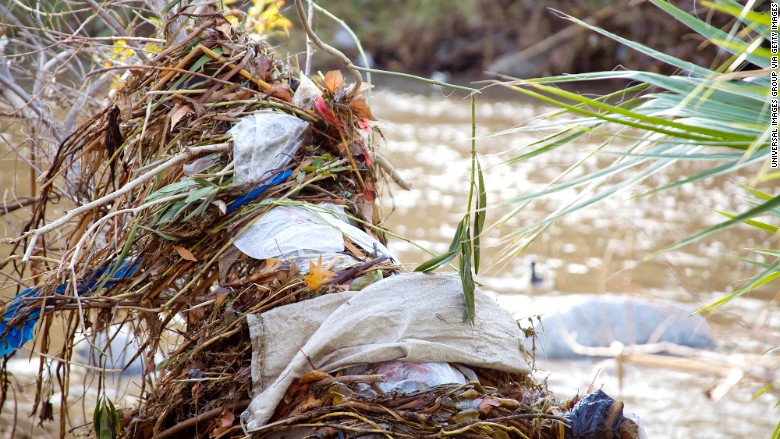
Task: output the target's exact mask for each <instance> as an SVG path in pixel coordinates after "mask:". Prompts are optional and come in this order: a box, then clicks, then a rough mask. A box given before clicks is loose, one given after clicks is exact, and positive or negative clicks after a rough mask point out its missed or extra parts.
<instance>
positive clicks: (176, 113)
mask: <svg viewBox="0 0 780 439" xmlns="http://www.w3.org/2000/svg"><path fill="white" fill-rule="evenodd" d="M190 113H192V108H190V106H189V105H185V104H176V106H175V107H173V111H171V129H173V128H174V127H175V126H176V124H177V123H179V121H180V120H181V119H182V118H183V117H184V116H186V115H188V114H190Z"/></svg>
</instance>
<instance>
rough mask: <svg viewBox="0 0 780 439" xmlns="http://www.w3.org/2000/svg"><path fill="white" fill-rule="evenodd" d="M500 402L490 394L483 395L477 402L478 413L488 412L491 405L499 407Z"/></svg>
mask: <svg viewBox="0 0 780 439" xmlns="http://www.w3.org/2000/svg"><path fill="white" fill-rule="evenodd" d="M500 405H501V403H500V402H499V401H498V400H496V398H493V397H492V396H490V395H485V397H484V398H482V401H480V403H479V407H478V410H479V411H480V413H486V414H487V413H488V412H489V411H490V409H492V408H493V407H499V406H500Z"/></svg>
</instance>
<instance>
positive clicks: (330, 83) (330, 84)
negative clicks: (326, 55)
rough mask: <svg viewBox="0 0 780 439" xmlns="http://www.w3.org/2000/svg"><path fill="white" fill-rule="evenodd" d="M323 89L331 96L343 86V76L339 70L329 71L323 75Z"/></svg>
mask: <svg viewBox="0 0 780 439" xmlns="http://www.w3.org/2000/svg"><path fill="white" fill-rule="evenodd" d="M324 82H325V88H326V89H327V90H328V91H329V92H330V94H331V95H335V94H336V92H337V91H338V90H339V88H341V86H343V85H344V76H343V75H342V74H341V71H340V70H331V71H329V72H328V73H326V74H325V81H324Z"/></svg>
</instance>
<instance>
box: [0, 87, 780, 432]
mask: <svg viewBox="0 0 780 439" xmlns="http://www.w3.org/2000/svg"><path fill="white" fill-rule="evenodd" d="M477 103H478V105H477V124H478V134H479V135H480V136H481V135H485V134H488V133H491V132H496V131H500V130H505V129H508V128H511V127H515V126H521V125H523V124H526V123H529V121H531V120H532V119H534V118H536V117H538V116H539V115H541V114H544V113H545V112H547V111H549V109H545V108H542V107H539V106H538V105H536V104H534V103H531V102H527V101H523V100H521V99H519V97H516V96H511V95H510V96H502V97H499V98H496V97H489V98H488V97H480V98H479V99H478V101H477ZM372 109H373V112H374V114H375V116H377V118H378V119H379V120H380V121H381V122H379V127H380V128H381V130H382V132H383V136H384V138H385V139H386V140H385V142H384V143H385V144H384V145H383V146H382V148H381V150H382V152H383V153H384V154H385V155H386V156H387V157H388V158H389V159H390V160H391V161H392V162H393V163H394V165H395V166H396V167H397V168H399V169H401V170H402V172H403V173H404V175H405V176H406V177H407V178H408V180H410V181H411V182H412V184H413V189H412V190H411V191H408V192H405V191H401V190H400V189H398V188H397V187H393V188H392V189H393V190H392V196H386V197H384V199H383V206H384V210H385V213H386V214H388V215H389V219H388V221H387V225H388V226H389V227H390V229H391V230H393V231H394V232H396V233H398V234H400V235H403V236H405V237H406V238H408V239H411V240H413V241H415V242H416V243H418V244H420V245H422V246H423V247H426V248H428V249H429V250H431V251H433V252H443V251H444V250H445V249H446V248H447V246H448V244H449V241H450V240H451V238H452V235H453V233H454V231H455V226H456V224H457V223H458V221H459V220H460V218H461V217H462V215H463V212H464V210H465V208H466V201H467V196H468V182H469V173H470V157H469V150H470V147H471V144H470V135H471V113H470V102H469V101H468V100H467V99H463V98H462V97H460V96H449V97H447V96H443V95H442V94H441V93H440V92H438V91H436V90H433V89H427V88H424V89H421V90H418V91H417V92H416V93H414V94H410V93H400V92H388V91H382V92H377V93H375V94H374V96H373V102H372ZM539 136H540V135H538V134H537V135H512V136H501V137H492V138H482V139H480V140H479V141H478V150H479V153H480V160H481V162H482V164H483V167H484V168H485V178H486V186H487V192H488V200H489V203H490V204H491V205H493V206H496V205H498V204H499V203H500V202H504V201H509V200H511V199H513V198H516V197H519V196H522V195H525V194H528V193H532V192H534V191H538V190H540V189H542V188H544V187H545V185H547V184H548V183H549V182H550V181H552V180H553V179H555V178H556V177H558V176H559V175H560V174H561V173H562V172H563V171H564V170H565V169H567V168H568V167H569V166H570V165H571V164H573V163H575V162H576V161H578V160H580V159H582V158H583V157H585V156H587V155H589V154H591V153H592V151H593V150H594V148H595V145H597V144H598V143H600V142H601V141H603V139H599V138H590V139H585V141H583V142H581V143H578V144H576V145H572V146H567V147H566V148H562V149H561V150H559V151H557V152H554V153H551V154H548V155H544V156H540V157H536V158H534V159H532V160H530V161H527V162H523V163H520V164H515V165H511V166H510V165H505V164H503V162H504V161H505V160H506V159H508V158H510V157H512V156H513V155H519V154H520V153H522V152H525V151H527V149H524V148H527V145H528V144H530V143H532V142H533V141H535V140H536V139H538V138H539ZM620 146H621V145H614V147H613V148H612V150H618V149H619V148H620ZM3 148H4V147H3ZM608 158H610V157H609V156H608V157H604V158H602V157H601V156H596V157H594V158H593V160H588V161H586V162H585V164H584V167H583V170H588V171H592V170H594V169H597V168H598V167H601V166H604V164H605V163H606V160H607V159H608ZM20 168H23V166H22V165H20V164H19V162H17V161H16V160H14V159H13V154H12V153H5V154H3V155H2V161H0V188H2V189H3V192H4V194H5V195H4V196H5V197H9V196H10V194H11V193H12V191H14V190H15V191H18V192H23V190H24V187H25V184H24V183H23V182H24V181H25V179H26V178H27V177H26V174H24V176H21V177H20V176H18V175H16V172H15V171H16V170H17V169H20ZM692 169H696V165H695V164H681V165H680V166H672V167H670V168H667V169H666V171H665V172H664V173H662V174H658V175H656V176H655V177H653V178H652V179H651V180H649V181H648V182H646V183H643V184H640V185H637V186H636V187H633V188H631V189H630V191H628V192H626V193H623V194H618V195H617V196H615V197H613V198H611V199H610V200H608V201H605V202H603V203H600V204H597V205H594V206H591V207H589V208H588V209H585V210H583V211H581V212H580V213H577V214H576V215H572V216H570V217H567V218H566V219H564V220H562V221H560V222H559V223H557V224H556V225H554V226H552V227H550V228H548V229H547V230H546V231H545V232H543V233H542V234H541V235H540V237H539V238H538V239H537V240H536V241H535V242H534V243H533V244H532V245H531V246H530V247H528V249H526V250H525V251H524V252H523V253H522V254H519V255H516V256H515V257H509V258H507V257H506V256H507V254H508V255H510V256H511V254H512V244H513V243H512V241H511V239H509V238H508V237H509V236H510V234H511V232H513V231H516V230H518V229H519V228H521V227H523V226H526V225H528V224H531V223H532V222H534V221H537V220H539V219H541V218H543V217H544V215H546V214H548V213H549V212H551V211H553V210H554V209H556V208H558V207H560V206H561V205H563V203H565V202H567V201H569V200H571V199H572V197H573V196H575V195H576V194H575V193H573V192H562V193H559V194H555V195H553V196H551V197H548V198H547V199H545V200H543V201H538V202H532V203H530V204H529V205H528V206H526V207H525V208H524V209H523V210H522V211H521V212H520V213H518V214H517V215H515V216H513V217H512V218H511V219H509V220H508V221H507V222H506V223H505V224H503V225H502V226H500V227H496V228H494V229H493V230H491V232H490V233H489V234H487V235H486V236H485V238H484V239H483V245H484V246H485V247H486V250H485V252H486V254H485V256H484V259H483V262H482V270H481V272H480V277H479V279H478V280H479V281H480V282H481V283H482V285H483V287H482V289H483V290H485V291H486V292H488V293H490V294H494V295H495V296H496V297H497V299H498V300H499V302H500V303H502V304H504V305H505V306H506V307H508V308H509V309H510V310H511V311H512V313H513V314H514V315H515V316H516V317H517V318H526V317H530V315H529V311H528V309H529V307H530V306H531V305H532V304H533V302H534V301H535V300H537V299H539V298H541V297H549V296H553V297H558V296H560V297H566V296H568V295H572V294H582V293H597V294H602V293H617V294H627V295H631V296H635V297H643V298H660V299H670V300H675V301H677V302H681V303H684V304H687V305H689V306H691V307H693V308H699V307H701V306H704V305H706V304H708V303H711V302H712V301H713V300H715V299H717V298H719V297H722V296H723V295H724V294H726V293H727V292H728V291H730V289H731V288H733V287H734V285H736V283H737V281H739V280H741V279H744V278H747V277H749V276H750V275H752V274H755V271H753V270H752V269H750V268H748V267H747V266H746V265H745V264H744V263H742V262H740V261H738V260H737V259H736V258H737V257H745V256H748V254H747V252H746V251H745V250H744V248H748V247H761V246H767V247H768V246H771V245H775V246H776V245H777V240H776V239H775V240H774V241H773V242H769V241H768V236H767V235H766V234H764V233H760V232H756V231H754V230H752V229H750V228H747V227H744V228H740V229H735V230H734V231H731V232H729V233H724V234H721V235H718V236H716V237H714V238H712V239H708V240H704V241H702V242H700V243H698V244H695V245H691V246H688V247H685V248H683V249H682V250H680V251H676V252H673V253H669V254H665V255H662V256H658V257H655V258H653V259H651V260H649V261H644V258H645V257H646V256H647V255H649V254H651V253H652V252H653V251H655V250H658V249H660V248H662V247H663V246H665V245H668V244H670V243H672V242H675V241H677V240H680V239H682V238H685V237H687V236H688V235H690V234H691V233H692V232H694V231H697V230H700V229H701V228H703V227H706V226H709V225H712V224H715V223H716V222H718V221H721V219H722V218H721V217H719V216H718V215H717V214H715V213H713V212H712V209H713V208H717V209H720V210H725V211H732V212H734V211H739V210H744V208H745V207H746V206H748V203H747V201H746V200H745V199H744V198H743V195H742V193H741V192H740V189H739V188H738V187H737V185H736V184H734V183H733V182H730V181H728V180H726V179H718V180H713V181H707V182H704V183H703V184H699V185H697V186H696V188H695V189H694V188H692V187H684V188H682V189H680V190H678V191H675V192H670V193H669V194H668V195H667V194H662V195H660V196H654V197H649V198H638V199H632V198H631V195H634V194H638V193H642V192H644V191H646V190H648V189H650V188H652V187H655V186H658V185H662V184H664V183H667V182H669V181H673V180H675V179H677V178H679V177H680V176H682V175H686V174H687V173H689V172H690V171H691V170H692ZM575 172H578V173H581V172H582V171H575ZM744 177H745V178H746V179H747V178H749V177H750V174H745V175H744ZM22 195H25V194H24V193H18V194H17V196H22ZM510 209H511V206H508V207H495V208H491V210H490V211H489V212H488V219H487V223H488V224H494V223H495V222H496V221H497V220H498V219H499V218H501V217H502V215H504V214H506V213H507V212H509V211H510ZM22 216H23V214H21V215H15V216H9V217H5V218H2V221H1V222H2V225H1V226H0V227H2V230H0V231H2V233H3V236H4V237H9V236H11V237H12V236H17V234H18V232H19V221H20V219H21V217H22ZM390 248H391V250H393V251H394V252H396V254H397V255H398V256H399V257H400V259H401V260H402V261H404V262H405V263H406V264H408V266H409V267H410V268H412V267H414V266H415V265H416V264H417V263H419V262H422V261H423V260H425V259H427V257H428V256H427V255H426V254H425V253H424V252H422V251H420V250H419V249H417V248H416V247H414V246H412V245H410V244H408V243H406V242H404V241H402V240H398V239H391V244H390ZM0 250H2V251H3V255H7V254H8V250H9V249H8V247H6V246H0ZM530 255H534V256H535V257H536V259H537V260H538V261H539V264H540V265H541V266H544V267H545V269H546V272H547V273H551V274H554V278H555V281H554V284H553V286H552V287H551V288H549V289H546V290H539V289H535V290H534V289H528V288H527V286H526V281H524V280H523V279H525V278H526V276H527V268H528V261H529V257H530ZM776 294H777V287H776V284H775V286H774V287H766V288H764V289H762V290H759V291H756V292H754V293H753V294H751V295H750V296H749V297H746V298H740V299H738V300H736V301H733V302H732V303H730V304H728V305H727V306H725V307H723V308H722V309H721V310H719V311H718V312H717V313H715V314H706V317H707V319H708V320H709V322H710V324H711V326H712V329H713V332H714V334H715V337H716V339H717V346H716V348H715V349H714V352H715V354H717V355H718V356H720V357H722V358H723V359H724V361H726V360H728V361H733V362H737V363H734V364H735V365H743V364H744V360H742V361H740V358H744V357H740V356H744V355H749V354H759V355H760V354H762V353H764V352H765V351H766V350H767V349H770V348H772V347H773V346H780V317H778V313H777V300H778V297H777V296H776ZM774 359H775V360H776V359H777V357H776V356H775V357H774ZM761 361H771V357H768V356H764V357H761ZM776 363H780V362H778V361H776ZM536 367H537V368H539V370H538V371H537V375H538V376H539V377H540V378H547V379H548V383H549V385H550V387H551V389H553V390H554V391H555V392H556V393H558V394H559V396H561V397H570V396H572V395H574V394H575V393H577V392H579V393H583V392H585V391H586V390H587V388H588V387H589V386H591V384H593V385H595V386H596V387H602V388H603V389H604V390H605V391H606V392H607V393H608V394H610V395H611V396H613V397H615V398H619V399H622V400H623V401H624V402H625V406H626V409H627V410H630V411H633V412H635V413H637V414H638V415H639V416H640V418H641V419H642V420H643V423H644V425H645V428H646V430H647V432H648V434H649V436H650V437H651V438H700V437H701V438H704V437H706V438H743V437H744V438H746V437H769V436H771V432H772V430H773V429H774V427H775V425H776V423H777V420H778V418H780V411H779V410H778V409H777V408H773V405H774V403H775V401H776V398H773V397H772V396H770V395H769V394H764V395H762V396H759V397H758V398H756V399H754V400H751V398H752V396H753V395H755V394H756V393H758V392H759V391H760V390H761V388H762V387H763V385H762V384H758V383H754V382H750V381H748V380H741V381H739V382H737V383H736V384H735V385H734V386H733V387H732V388H730V390H729V391H727V392H725V394H724V395H722V396H719V397H718V398H710V397H708V394H712V393H717V392H713V390H719V389H722V388H723V387H717V386H718V384H719V383H721V380H719V379H718V378H713V377H712V375H708V374H703V373H702V372H701V371H698V372H696V373H682V372H674V371H670V370H667V369H660V368H649V367H640V366H636V365H632V364H627V365H624V366H623V368H622V373H618V369H617V367H616V362H615V360H602V361H597V360H581V361H575V362H572V361H567V362H562V361H544V359H538V361H537V363H536ZM745 367H749V365H748V366H745Z"/></svg>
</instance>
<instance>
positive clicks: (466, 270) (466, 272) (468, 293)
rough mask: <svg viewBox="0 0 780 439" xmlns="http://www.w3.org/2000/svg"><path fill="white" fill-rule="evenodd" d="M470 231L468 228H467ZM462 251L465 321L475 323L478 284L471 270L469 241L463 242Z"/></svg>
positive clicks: (461, 265)
mask: <svg viewBox="0 0 780 439" xmlns="http://www.w3.org/2000/svg"><path fill="white" fill-rule="evenodd" d="M467 232H468V230H467ZM460 247H461V251H460V280H461V284H462V286H463V298H464V300H465V301H466V309H465V310H464V313H463V321H464V322H465V321H467V320H468V321H469V322H471V324H472V325H474V319H475V317H476V310H475V305H474V290H475V288H476V284H475V282H474V277H473V275H472V272H471V247H470V243H469V242H468V241H463V242H461V246H460Z"/></svg>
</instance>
